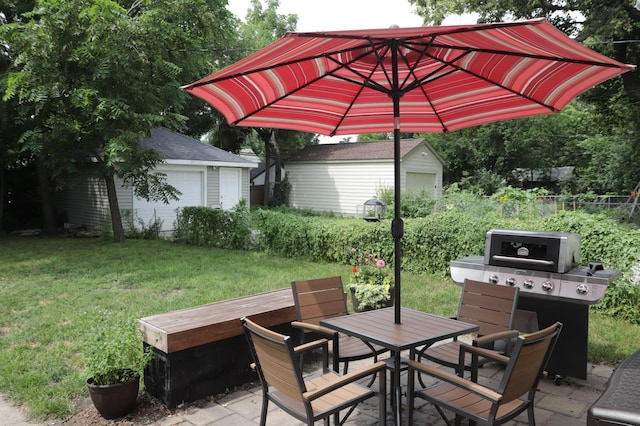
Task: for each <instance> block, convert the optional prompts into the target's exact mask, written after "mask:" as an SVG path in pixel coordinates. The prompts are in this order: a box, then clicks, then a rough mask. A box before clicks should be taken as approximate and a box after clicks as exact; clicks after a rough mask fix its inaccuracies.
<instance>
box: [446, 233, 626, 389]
mask: <svg viewBox="0 0 640 426" xmlns="http://www.w3.org/2000/svg"><path fill="white" fill-rule="evenodd" d="M579 262H580V236H579V235H577V234H571V233H559V232H533V231H521V230H504V229H492V230H490V231H488V232H487V235H486V242H485V253H484V256H469V257H465V258H462V259H459V260H454V261H452V262H451V263H450V270H451V278H452V279H453V281H455V282H456V283H458V284H462V283H463V282H464V280H465V279H472V280H476V281H484V282H488V283H493V284H496V285H509V286H517V287H519V288H520V292H519V293H520V295H519V298H518V312H517V314H516V315H517V317H516V327H517V328H519V329H520V330H521V331H524V332H531V331H535V330H537V329H541V328H544V327H547V326H549V325H551V324H553V323H555V322H556V321H560V322H562V323H563V324H564V327H563V330H562V333H561V335H560V338H559V340H558V343H557V344H556V348H555V350H554V352H553V354H552V356H551V359H550V360H549V364H548V366H547V371H548V372H549V373H553V374H554V375H555V377H556V380H557V383H559V380H560V379H561V378H562V377H564V376H571V377H576V378H580V379H586V378H587V344H588V332H589V305H592V304H594V303H597V302H598V301H600V299H602V297H604V293H605V291H606V289H607V286H608V285H609V283H610V282H612V281H613V280H615V279H616V278H618V277H619V276H620V271H616V270H607V269H605V268H604V267H603V265H602V264H601V263H600V262H589V266H588V267H587V266H579V265H578V263H579ZM530 318H534V320H533V321H530V320H528V319H530ZM536 319H537V321H536ZM532 322H533V324H531V323H532ZM536 322H537V324H536Z"/></svg>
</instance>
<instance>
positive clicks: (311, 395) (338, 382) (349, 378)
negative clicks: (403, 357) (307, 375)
mask: <svg viewBox="0 0 640 426" xmlns="http://www.w3.org/2000/svg"><path fill="white" fill-rule="evenodd" d="M386 372H387V363H386V362H384V361H378V362H376V363H375V364H371V365H369V366H367V367H364V368H361V369H360V370H358V371H353V372H351V373H348V374H345V375H344V376H339V375H337V374H336V376H335V380H330V381H328V382H327V383H326V384H325V385H324V386H322V387H319V388H316V389H313V390H310V391H307V392H305V393H303V394H302V396H303V398H305V399H307V400H309V401H313V400H314V399H317V398H319V397H321V396H323V395H326V394H328V393H329V392H333V391H334V390H336V389H338V388H341V387H342V386H344V385H346V384H349V383H353V382H355V381H356V380H360V379H362V378H364V377H367V376H370V375H372V374H375V373H380V374H381V375H382V377H381V379H380V380H381V381H385V380H386Z"/></svg>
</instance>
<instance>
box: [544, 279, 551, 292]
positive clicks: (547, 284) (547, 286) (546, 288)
mask: <svg viewBox="0 0 640 426" xmlns="http://www.w3.org/2000/svg"><path fill="white" fill-rule="evenodd" d="M542 289H543V290H544V291H551V290H553V283H552V282H551V281H545V282H543V283H542Z"/></svg>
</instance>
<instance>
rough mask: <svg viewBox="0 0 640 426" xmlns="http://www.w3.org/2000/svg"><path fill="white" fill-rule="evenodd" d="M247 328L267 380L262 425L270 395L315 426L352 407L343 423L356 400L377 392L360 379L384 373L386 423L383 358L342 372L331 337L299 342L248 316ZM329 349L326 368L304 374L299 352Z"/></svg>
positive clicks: (382, 378) (381, 401)
mask: <svg viewBox="0 0 640 426" xmlns="http://www.w3.org/2000/svg"><path fill="white" fill-rule="evenodd" d="M242 324H243V326H244V330H245V334H246V336H247V340H248V342H249V347H250V348H251V353H252V355H253V360H254V367H255V369H256V371H257V373H258V376H259V378H260V382H261V383H262V410H261V413H260V425H261V426H264V425H265V424H266V421H267V408H268V406H269V401H273V402H274V403H275V404H276V405H277V406H278V407H280V408H281V409H283V410H284V411H285V412H287V413H288V414H290V415H291V416H293V417H295V418H296V419H298V420H300V421H302V422H305V423H306V424H307V425H309V426H311V425H313V424H314V423H315V422H316V421H318V420H324V424H325V425H326V426H328V425H329V418H330V416H331V415H336V417H337V416H338V415H339V413H340V411H342V410H345V409H349V411H348V412H347V413H346V415H345V416H344V417H343V419H342V421H340V422H339V424H343V423H344V422H345V420H346V419H347V418H348V416H349V415H350V414H351V413H352V411H353V410H354V409H355V407H356V405H357V404H359V403H360V402H362V401H365V400H367V399H369V398H371V397H373V396H375V395H376V392H375V391H374V390H372V389H371V388H369V387H366V386H363V385H360V384H358V383H356V381H358V380H360V379H363V378H365V377H367V376H371V375H373V376H374V377H375V376H376V375H377V376H378V379H379V380H378V384H379V389H378V392H377V394H378V408H379V411H378V415H379V417H380V424H385V423H386V416H387V411H386V403H385V402H386V364H385V363H384V362H383V361H379V362H377V363H375V364H371V365H369V366H367V367H365V368H363V369H361V370H359V371H356V372H352V373H350V374H347V375H344V376H341V375H339V374H338V373H336V372H334V371H332V370H330V369H329V368H328V366H329V356H328V353H327V343H328V341H327V340H326V339H320V340H317V341H314V342H309V343H306V344H304V345H300V346H297V347H295V346H294V344H293V341H292V339H291V338H290V337H289V336H284V335H282V334H279V333H276V332H274V331H271V330H269V329H267V328H264V327H262V326H260V325H258V324H256V323H254V322H252V321H251V320H249V319H247V318H242ZM319 348H321V349H323V370H322V374H321V375H319V376H311V378H306V379H305V378H304V377H303V375H302V369H301V368H300V363H299V362H298V356H299V355H300V354H301V353H304V352H305V351H309V350H315V349H319Z"/></svg>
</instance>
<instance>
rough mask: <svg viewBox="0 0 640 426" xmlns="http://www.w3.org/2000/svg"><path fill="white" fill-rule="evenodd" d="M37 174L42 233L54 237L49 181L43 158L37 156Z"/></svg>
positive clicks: (53, 216)
mask: <svg viewBox="0 0 640 426" xmlns="http://www.w3.org/2000/svg"><path fill="white" fill-rule="evenodd" d="M36 168H37V174H38V187H39V188H40V209H41V212H42V232H43V233H44V234H45V235H54V234H55V233H56V231H57V229H56V218H55V213H54V209H53V199H52V197H51V185H50V180H49V170H48V169H47V164H46V161H45V158H44V157H43V156H41V155H40V156H38V159H37V161H36Z"/></svg>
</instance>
